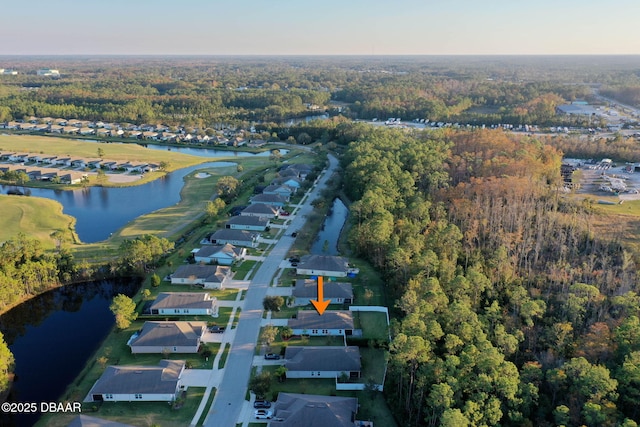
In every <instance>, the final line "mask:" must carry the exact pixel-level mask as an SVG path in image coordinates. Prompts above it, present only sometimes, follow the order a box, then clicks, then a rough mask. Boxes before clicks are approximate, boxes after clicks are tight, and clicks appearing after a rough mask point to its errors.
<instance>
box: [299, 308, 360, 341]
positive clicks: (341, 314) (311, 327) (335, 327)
mask: <svg viewBox="0 0 640 427" xmlns="http://www.w3.org/2000/svg"><path fill="white" fill-rule="evenodd" d="M287 326H288V327H290V328H291V329H293V334H294V335H309V336H313V337H326V336H345V335H353V328H354V326H353V314H352V313H351V311H349V310H327V311H325V312H324V314H322V316H321V315H319V314H318V312H317V311H316V310H304V311H298V314H297V316H296V318H295V319H289V320H288V321H287Z"/></svg>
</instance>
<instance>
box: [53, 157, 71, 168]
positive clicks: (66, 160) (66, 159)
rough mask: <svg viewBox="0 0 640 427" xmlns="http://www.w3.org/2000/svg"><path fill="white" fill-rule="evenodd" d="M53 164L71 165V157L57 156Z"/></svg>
mask: <svg viewBox="0 0 640 427" xmlns="http://www.w3.org/2000/svg"><path fill="white" fill-rule="evenodd" d="M54 164H56V165H58V166H71V157H58V158H56V160H55V162H54Z"/></svg>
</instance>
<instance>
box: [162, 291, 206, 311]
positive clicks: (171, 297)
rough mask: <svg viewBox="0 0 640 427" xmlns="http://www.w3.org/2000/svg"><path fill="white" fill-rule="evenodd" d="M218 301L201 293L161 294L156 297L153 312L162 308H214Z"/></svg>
mask: <svg viewBox="0 0 640 427" xmlns="http://www.w3.org/2000/svg"><path fill="white" fill-rule="evenodd" d="M215 301H216V299H215V298H213V299H212V298H211V297H210V296H209V294H205V293H199V292H161V293H159V294H158V296H157V297H156V299H155V301H153V304H151V307H150V309H151V310H158V309H161V308H193V309H196V308H200V309H202V308H212V307H213V305H214V304H215Z"/></svg>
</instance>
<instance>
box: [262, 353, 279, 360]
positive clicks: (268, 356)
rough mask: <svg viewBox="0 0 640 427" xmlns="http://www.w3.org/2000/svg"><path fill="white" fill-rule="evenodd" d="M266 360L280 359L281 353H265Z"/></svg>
mask: <svg viewBox="0 0 640 427" xmlns="http://www.w3.org/2000/svg"><path fill="white" fill-rule="evenodd" d="M264 358H265V359H266V360H280V355H279V354H276V353H267V354H265V355H264Z"/></svg>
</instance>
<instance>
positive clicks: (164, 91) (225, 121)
mask: <svg viewBox="0 0 640 427" xmlns="http://www.w3.org/2000/svg"><path fill="white" fill-rule="evenodd" d="M21 61H24V63H21V62H20V61H18V62H16V63H15V64H14V65H15V68H18V69H19V68H21V67H22V68H27V69H28V68H34V67H38V66H44V65H45V63H44V62H41V61H42V60H39V61H40V62H38V61H37V60H33V61H29V60H28V59H27V58H25V59H22V60H21ZM63 65H64V69H63V70H62V73H61V78H59V79H56V78H54V79H52V78H50V77H42V76H36V75H34V74H29V73H24V74H18V75H15V76H13V75H12V76H0V122H3V121H8V120H12V119H25V118H29V117H31V116H35V117H63V118H77V119H86V120H102V121H106V122H120V123H134V124H141V123H160V122H162V123H164V124H166V125H172V126H177V125H184V126H191V127H197V128H199V129H206V128H215V127H216V126H221V125H241V126H243V125H246V124H248V123H251V122H256V123H257V124H259V125H260V127H261V129H263V130H266V131H268V132H270V133H271V132H278V130H282V129H281V127H282V123H283V122H284V121H285V120H289V119H292V118H296V117H304V116H308V115H313V114H318V113H322V112H325V111H327V112H328V113H329V114H331V115H337V114H341V115H344V116H345V117H348V118H350V119H373V118H380V119H386V118H387V117H402V118H405V119H406V120H414V119H428V120H431V121H446V122H451V123H454V122H459V123H465V124H486V125H491V124H498V123H510V124H514V125H518V124H537V125H540V126H549V125H562V126H571V125H588V124H591V125H593V126H595V125H597V123H594V122H593V120H594V118H586V117H580V116H558V115H556V112H555V107H556V106H558V105H560V104H563V103H566V102H571V101H574V100H577V99H582V100H587V101H593V100H594V99H595V98H594V96H593V92H592V89H591V87H590V86H589V83H590V82H592V81H603V82H604V84H603V86H602V89H603V93H605V94H609V95H610V96H616V97H617V96H618V95H620V96H623V98H621V99H626V98H627V97H629V96H630V97H631V98H633V93H636V92H637V90H638V87H640V85H638V83H637V82H636V81H635V80H633V79H630V78H629V77H628V73H626V71H627V70H628V67H629V64H628V63H627V62H625V61H624V60H620V59H619V58H610V60H608V61H607V67H608V68H603V67H602V66H596V65H594V64H593V63H592V62H590V61H588V59H585V58H571V59H570V60H567V59H565V58H537V59H536V60H535V61H531V60H530V58H521V59H519V60H513V59H508V58H486V59H475V60H472V59H469V60H466V61H461V60H460V59H454V58H439V57H424V58H420V57H416V58H396V59H394V61H393V62H389V61H383V60H375V59H372V58H322V57H318V58H270V59H269V60H262V59H260V58H181V59H173V60H166V59H162V58H146V59H144V60H141V59H137V58H104V59H101V60H97V59H92V60H83V58H76V59H75V60H74V59H73V58H69V59H68V60H66V61H64V64H63ZM568 83H571V84H568ZM575 83H582V84H575ZM629 102H635V98H633V99H629ZM278 136H279V137H280V139H282V140H285V139H286V138H287V135H286V134H280V132H278Z"/></svg>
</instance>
